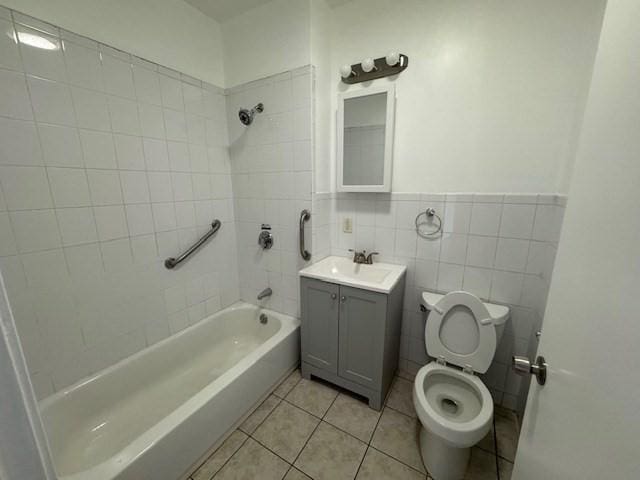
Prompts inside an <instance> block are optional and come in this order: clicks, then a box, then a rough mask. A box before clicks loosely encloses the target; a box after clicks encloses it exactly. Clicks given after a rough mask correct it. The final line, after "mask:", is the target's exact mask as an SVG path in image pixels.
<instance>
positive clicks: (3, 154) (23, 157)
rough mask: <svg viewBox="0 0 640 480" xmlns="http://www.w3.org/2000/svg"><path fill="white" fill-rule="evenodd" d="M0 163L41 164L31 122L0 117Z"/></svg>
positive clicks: (35, 134)
mask: <svg viewBox="0 0 640 480" xmlns="http://www.w3.org/2000/svg"><path fill="white" fill-rule="evenodd" d="M0 165H23V166H26V165H42V153H41V151H40V142H39V141H38V133H37V131H36V127H35V124H34V123H33V122H27V121H22V120H13V119H9V118H2V117H0Z"/></svg>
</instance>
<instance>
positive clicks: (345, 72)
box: [340, 63, 353, 78]
mask: <svg viewBox="0 0 640 480" xmlns="http://www.w3.org/2000/svg"><path fill="white" fill-rule="evenodd" d="M352 73H353V72H352V70H351V65H347V64H346V63H345V64H344V65H342V66H341V67H340V76H341V77H342V78H349V77H350V76H351V74H352Z"/></svg>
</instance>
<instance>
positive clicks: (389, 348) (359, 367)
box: [300, 277, 404, 410]
mask: <svg viewBox="0 0 640 480" xmlns="http://www.w3.org/2000/svg"><path fill="white" fill-rule="evenodd" d="M300 288H301V300H302V302H301V303H302V315H301V317H302V318H301V321H302V325H301V335H302V345H301V346H302V376H303V377H304V378H310V377H311V375H313V376H315V377H319V378H322V379H324V380H327V381H329V382H331V383H334V384H336V385H340V386H341V387H344V388H346V389H347V390H351V391H353V392H355V393H358V394H360V395H362V396H364V397H367V398H368V400H369V405H370V406H371V407H372V408H375V409H376V410H379V409H380V408H382V403H383V401H384V398H385V396H386V394H387V392H388V390H389V387H390V386H391V381H392V380H393V375H394V373H395V370H396V368H397V366H398V355H399V348H400V327H401V321H402V320H401V319H402V299H403V296H404V277H403V278H402V280H401V281H399V282H398V284H397V285H396V286H395V287H394V289H393V290H392V291H391V292H390V293H389V294H385V293H378V292H373V291H369V290H363V289H359V288H353V287H347V286H344V285H337V284H334V283H330V282H324V281H321V280H316V279H312V278H305V277H303V278H301V279H300Z"/></svg>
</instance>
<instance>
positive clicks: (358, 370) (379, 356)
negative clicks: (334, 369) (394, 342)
mask: <svg viewBox="0 0 640 480" xmlns="http://www.w3.org/2000/svg"><path fill="white" fill-rule="evenodd" d="M386 316H387V296H386V295H384V294H382V293H375V292H369V291H366V290H360V289H357V288H351V287H344V286H343V287H340V341H339V343H340V347H339V349H340V355H339V362H338V374H339V375H340V376H341V377H343V378H346V379H348V380H352V381H354V382H356V383H359V384H360V385H364V386H366V387H369V388H373V389H379V388H380V385H381V382H382V362H383V357H384V331H385V323H386Z"/></svg>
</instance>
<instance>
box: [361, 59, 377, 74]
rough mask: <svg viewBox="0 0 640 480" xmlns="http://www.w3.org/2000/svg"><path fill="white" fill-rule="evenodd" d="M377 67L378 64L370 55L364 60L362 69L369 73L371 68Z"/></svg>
mask: <svg viewBox="0 0 640 480" xmlns="http://www.w3.org/2000/svg"><path fill="white" fill-rule="evenodd" d="M375 68H376V64H375V62H374V61H373V58H371V57H368V58H365V59H364V60H362V71H363V72H367V73H369V72H370V71H371V70H374V69H375Z"/></svg>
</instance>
